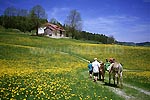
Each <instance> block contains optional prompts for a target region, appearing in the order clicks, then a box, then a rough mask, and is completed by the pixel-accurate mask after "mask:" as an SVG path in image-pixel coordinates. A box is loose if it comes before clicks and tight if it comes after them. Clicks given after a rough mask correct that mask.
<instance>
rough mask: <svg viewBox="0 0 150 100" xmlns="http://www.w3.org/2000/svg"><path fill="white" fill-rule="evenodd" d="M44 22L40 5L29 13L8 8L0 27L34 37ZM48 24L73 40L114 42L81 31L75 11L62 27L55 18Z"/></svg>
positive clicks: (79, 18) (102, 35) (78, 16)
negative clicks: (56, 26) (30, 33)
mask: <svg viewBox="0 0 150 100" xmlns="http://www.w3.org/2000/svg"><path fill="white" fill-rule="evenodd" d="M46 22H48V20H47V14H46V12H45V10H44V8H43V7H42V6H40V5H36V6H34V7H33V8H31V9H30V10H29V11H28V10H26V9H17V8H15V7H8V8H6V9H5V11H4V13H3V15H1V16H0V25H1V26H3V27H4V28H6V29H8V28H13V29H19V30H20V31H22V32H31V31H32V30H36V35H38V28H39V27H40V26H41V25H42V24H44V23H46ZM50 23H53V24H56V25H58V26H60V27H62V28H64V29H65V30H66V32H65V35H66V36H67V37H71V38H73V39H79V40H90V41H97V42H98V43H105V44H106V43H114V42H115V38H114V37H113V36H110V37H108V36H106V35H104V34H95V33H90V32H86V31H82V19H81V16H80V13H79V12H78V11H77V10H71V11H70V13H69V14H68V16H67V18H66V20H65V23H64V25H62V24H61V23H60V22H59V21H57V20H56V19H55V18H52V19H51V20H50Z"/></svg>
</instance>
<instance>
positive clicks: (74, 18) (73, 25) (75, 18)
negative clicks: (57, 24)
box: [65, 10, 82, 38]
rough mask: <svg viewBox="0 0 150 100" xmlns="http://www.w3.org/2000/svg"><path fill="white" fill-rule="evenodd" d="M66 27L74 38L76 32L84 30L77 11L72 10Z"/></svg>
mask: <svg viewBox="0 0 150 100" xmlns="http://www.w3.org/2000/svg"><path fill="white" fill-rule="evenodd" d="M65 23H66V25H67V26H68V27H69V28H68V29H69V32H71V36H72V38H74V36H75V32H76V31H81V30H82V20H81V16H80V13H79V12H77V10H71V11H70V13H69V15H68V16H67V19H66V22H65Z"/></svg>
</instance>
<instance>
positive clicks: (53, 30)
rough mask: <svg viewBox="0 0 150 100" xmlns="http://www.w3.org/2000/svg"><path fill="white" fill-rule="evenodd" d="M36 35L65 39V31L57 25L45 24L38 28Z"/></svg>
mask: <svg viewBox="0 0 150 100" xmlns="http://www.w3.org/2000/svg"><path fill="white" fill-rule="evenodd" d="M38 34H41V35H47V36H49V37H53V38H61V37H65V30H64V29H63V28H62V27H60V26H58V25H54V24H51V23H46V24H44V25H43V27H40V28H38Z"/></svg>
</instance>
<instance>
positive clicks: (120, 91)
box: [61, 52, 150, 100]
mask: <svg viewBox="0 0 150 100" xmlns="http://www.w3.org/2000/svg"><path fill="white" fill-rule="evenodd" d="M61 53H65V54H69V53H66V52H61ZM72 56H74V57H76V58H78V59H80V60H81V61H84V62H88V60H87V59H84V58H82V57H80V56H76V55H72ZM124 71H130V70H126V69H124ZM81 74H82V75H83V76H84V77H85V78H87V75H88V72H87V71H85V72H82V73H81ZM105 79H108V77H106V78H105ZM98 83H99V84H101V85H102V84H103V85H104V84H105V83H103V82H101V81H98ZM105 86H106V87H107V88H108V89H109V90H111V91H112V92H114V93H116V94H117V95H119V96H121V97H123V98H125V100H138V98H137V97H134V96H132V95H128V94H126V93H125V91H124V90H123V89H120V88H115V87H111V86H108V85H105ZM123 86H125V87H128V88H132V89H135V90H137V91H139V92H141V93H144V94H145V95H148V96H150V91H146V90H144V89H141V88H138V87H135V86H132V85H130V84H125V83H123Z"/></svg>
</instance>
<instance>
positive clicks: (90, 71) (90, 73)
mask: <svg viewBox="0 0 150 100" xmlns="http://www.w3.org/2000/svg"><path fill="white" fill-rule="evenodd" d="M88 69H89V76H90V78H92V73H93V67H92V63H91V61H89V64H88Z"/></svg>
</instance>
